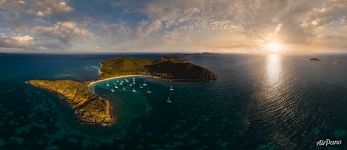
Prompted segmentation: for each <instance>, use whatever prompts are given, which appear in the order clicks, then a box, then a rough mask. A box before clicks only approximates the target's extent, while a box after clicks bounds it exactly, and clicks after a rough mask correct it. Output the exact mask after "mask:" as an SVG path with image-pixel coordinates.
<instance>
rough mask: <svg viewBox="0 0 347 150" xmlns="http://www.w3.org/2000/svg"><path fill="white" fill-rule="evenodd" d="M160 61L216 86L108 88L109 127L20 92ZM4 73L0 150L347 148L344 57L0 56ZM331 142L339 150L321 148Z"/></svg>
mask: <svg viewBox="0 0 347 150" xmlns="http://www.w3.org/2000/svg"><path fill="white" fill-rule="evenodd" d="M162 56H174V57H178V58H180V59H185V60H189V61H191V62H193V63H195V64H198V65H201V66H204V67H206V68H208V69H210V70H212V71H214V72H215V73H216V74H217V75H218V80H216V81H211V82H172V81H168V80H161V79H153V78H147V77H136V79H135V80H136V84H135V85H134V86H133V87H134V88H132V87H129V86H128V85H124V88H118V89H116V90H115V92H114V93H113V92H111V91H110V87H109V86H107V84H111V85H112V84H114V83H117V81H116V80H111V81H105V82H100V83H98V84H95V85H94V86H93V90H94V92H95V94H97V95H99V96H102V97H104V98H107V99H109V100H111V101H112V102H113V103H114V104H115V105H116V113H117V116H118V119H119V121H118V123H117V124H116V125H115V126H113V127H100V126H92V125H83V124H80V123H79V121H78V120H77V119H76V118H75V116H74V111H73V110H71V109H70V108H69V107H68V105H67V104H66V103H65V102H64V101H63V100H61V99H60V98H59V97H58V96H56V95H54V94H52V93H50V92H47V91H45V90H42V89H38V88H35V87H32V86H30V85H27V84H25V83H24V82H25V81H27V80H32V79H73V80H79V81H88V80H95V79H97V77H98V70H99V67H100V66H99V63H100V62H101V61H102V60H105V59H110V58H115V57H136V58H158V57H162ZM311 57H318V58H320V60H321V61H310V60H309V58H311ZM0 67H1V73H0V149H4V150H26V149H27V150H31V149H32V150H40V149H47V150H58V149H64V150H68V149H86V150H89V149H102V150H107V149H151V150H152V149H170V150H171V149H187V150H195V149H199V150H204V149H207V150H224V149H225V150H229V149H261V150H262V149H264V150H265V149H266V150H267V149H321V148H331V149H346V148H347V146H346V145H347V144H345V143H346V142H347V138H346V137H347V117H346V116H345V114H347V109H346V108H347V69H346V68H347V55H342V54H339V55H333V54H330V55H318V54H316V55H276V54H270V55H250V54H218V55H183V54H107V55H106V54H105V55H91V54H90V55H77V54H75V55H53V54H52V55H45V54H0ZM118 80H124V79H118ZM128 80H132V79H131V78H128ZM124 81H125V80H124ZM143 83H146V84H147V86H146V87H143V88H140V86H139V85H140V84H143ZM171 86H172V87H173V89H174V90H172V91H170V90H169V88H170V87H171ZM132 89H134V90H136V92H133V91H132ZM147 90H149V91H151V93H147ZM168 99H170V101H168ZM326 139H329V140H331V141H342V144H339V145H327V146H321V145H317V142H318V141H319V140H326Z"/></svg>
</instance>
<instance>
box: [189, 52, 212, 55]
mask: <svg viewBox="0 0 347 150" xmlns="http://www.w3.org/2000/svg"><path fill="white" fill-rule="evenodd" d="M184 55H218V53H211V52H202V53H188V54H184Z"/></svg>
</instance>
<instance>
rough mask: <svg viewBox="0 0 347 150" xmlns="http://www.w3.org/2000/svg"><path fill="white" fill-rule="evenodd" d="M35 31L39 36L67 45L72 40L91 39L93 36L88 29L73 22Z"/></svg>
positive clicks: (37, 28)
mask: <svg viewBox="0 0 347 150" xmlns="http://www.w3.org/2000/svg"><path fill="white" fill-rule="evenodd" d="M35 31H36V33H38V34H39V35H42V36H48V37H51V38H54V39H58V40H59V41H60V42H62V43H65V44H67V43H69V41H70V40H71V39H74V38H84V37H90V36H91V35H92V33H90V32H89V31H88V30H87V29H84V28H82V27H79V26H78V25H77V24H76V23H75V22H73V21H67V22H58V23H56V24H54V25H53V26H38V27H36V28H35Z"/></svg>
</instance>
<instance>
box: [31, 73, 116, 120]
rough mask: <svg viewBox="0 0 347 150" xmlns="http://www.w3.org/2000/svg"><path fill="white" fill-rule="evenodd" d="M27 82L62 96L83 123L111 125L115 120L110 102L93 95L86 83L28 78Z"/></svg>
mask: <svg viewBox="0 0 347 150" xmlns="http://www.w3.org/2000/svg"><path fill="white" fill-rule="evenodd" d="M28 83H29V84H31V85H33V86H35V87H39V88H42V89H47V90H49V91H52V92H54V93H57V94H58V95H59V96H61V97H63V99H64V100H66V102H67V103H68V104H69V106H70V107H71V108H72V109H74V110H75V113H76V115H77V118H79V119H80V120H81V121H82V122H83V123H87V124H101V125H111V124H114V123H115V121H116V118H115V116H114V115H112V112H111V111H110V109H111V104H110V102H109V101H108V100H105V99H102V98H100V97H97V96H95V95H94V94H93V92H92V91H91V89H90V88H89V87H88V85H87V84H86V83H83V82H78V81H73V80H56V81H50V80H30V81H29V82H28Z"/></svg>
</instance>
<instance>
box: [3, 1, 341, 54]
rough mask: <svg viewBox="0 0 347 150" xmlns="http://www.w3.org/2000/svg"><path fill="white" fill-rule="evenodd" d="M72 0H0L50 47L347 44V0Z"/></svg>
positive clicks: (7, 19) (7, 13)
mask: <svg viewBox="0 0 347 150" xmlns="http://www.w3.org/2000/svg"><path fill="white" fill-rule="evenodd" d="M71 2H73V3H70V1H68V0H31V1H25V0H0V19H1V20H2V22H3V23H0V28H2V27H3V28H6V27H7V28H9V30H8V31H6V32H8V33H7V34H8V35H26V34H23V33H27V34H29V35H33V36H34V37H35V43H34V44H35V46H36V47H46V48H47V49H59V45H64V46H60V47H61V48H63V49H66V50H69V49H70V50H77V49H88V47H91V49H92V48H97V49H98V50H100V51H103V50H108V51H112V50H115V51H117V50H125V49H132V50H138V51H143V49H151V50H152V49H158V50H159V49H161V50H162V51H165V50H168V49H169V50H175V51H180V50H182V49H184V50H196V49H211V50H218V49H223V50H233V49H250V48H256V47H261V46H262V45H264V44H266V42H270V41H275V40H276V41H280V42H283V43H285V44H286V45H302V46H306V47H307V46H321V47H334V48H336V49H347V45H346V44H345V42H344V41H346V40H347V39H346V35H345V34H344V33H347V26H346V18H347V1H346V0H213V1H211V0H189V1H187V0H175V1H167V0H155V1H152V0H151V1H146V0H141V1H140V0H129V1H111V0H102V1H88V2H85V1H83V0H75V1H71ZM112 8H114V9H112ZM28 18H29V19H28ZM32 18H35V19H34V20H32ZM11 19H12V20H11ZM18 24H19V25H18ZM15 28H16V29H15ZM21 31H22V32H21ZM86 38H87V39H88V38H90V39H89V40H84V39H86ZM83 40H84V41H83ZM3 45H5V44H3ZM38 45H40V46H38Z"/></svg>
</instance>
